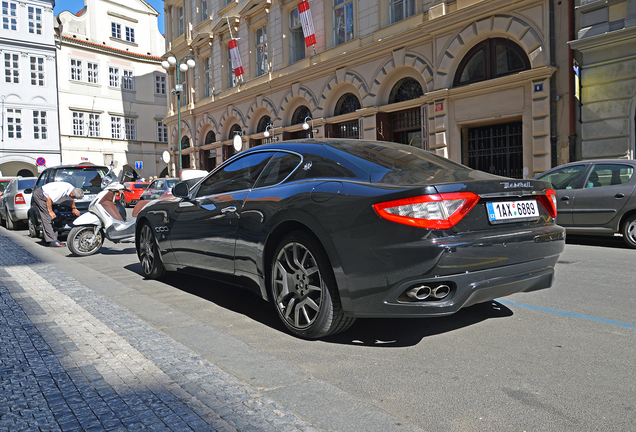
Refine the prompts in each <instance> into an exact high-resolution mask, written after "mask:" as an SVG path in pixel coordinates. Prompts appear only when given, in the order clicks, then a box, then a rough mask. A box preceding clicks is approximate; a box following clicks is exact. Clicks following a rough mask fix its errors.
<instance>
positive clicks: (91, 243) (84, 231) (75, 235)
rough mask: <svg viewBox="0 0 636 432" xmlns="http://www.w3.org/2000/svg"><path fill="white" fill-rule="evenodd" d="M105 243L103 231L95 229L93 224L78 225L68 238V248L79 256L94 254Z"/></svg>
mask: <svg viewBox="0 0 636 432" xmlns="http://www.w3.org/2000/svg"><path fill="white" fill-rule="evenodd" d="M103 244H104V233H103V231H102V230H101V229H100V230H97V232H95V231H94V227H92V226H81V225H80V226H76V227H73V229H71V232H70V233H69V234H68V237H67V239H66V245H67V246H68V249H69V250H70V251H71V252H72V253H73V254H75V255H77V256H88V255H93V254H94V253H95V252H97V251H98V250H99V249H100V248H101V247H102V245H103Z"/></svg>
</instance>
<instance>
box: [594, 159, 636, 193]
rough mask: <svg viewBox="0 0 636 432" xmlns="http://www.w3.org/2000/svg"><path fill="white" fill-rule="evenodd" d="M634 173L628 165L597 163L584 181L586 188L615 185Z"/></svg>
mask: <svg viewBox="0 0 636 432" xmlns="http://www.w3.org/2000/svg"><path fill="white" fill-rule="evenodd" d="M633 174H634V168H633V167H631V166H630V165H620V164H616V165H614V164H602V165H601V164H599V165H594V168H593V169H592V172H590V175H589V176H588V178H587V181H586V182H585V187H586V188H593V187H606V186H616V185H622V184H625V183H627V182H628V181H629V180H630V179H631V178H632V175H633Z"/></svg>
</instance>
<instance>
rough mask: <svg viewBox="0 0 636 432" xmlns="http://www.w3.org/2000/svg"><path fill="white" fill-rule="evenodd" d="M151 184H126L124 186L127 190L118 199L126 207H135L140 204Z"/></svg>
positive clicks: (139, 182) (137, 182) (136, 182)
mask: <svg viewBox="0 0 636 432" xmlns="http://www.w3.org/2000/svg"><path fill="white" fill-rule="evenodd" d="M149 184H150V183H148V182H141V181H135V182H125V183H124V186H125V187H126V189H127V190H124V191H122V192H121V193H120V194H119V196H118V197H117V199H119V201H120V202H121V204H122V205H123V206H124V207H128V206H134V205H135V204H137V203H138V202H139V198H140V197H141V194H142V193H144V192H145V191H146V189H148V185H149Z"/></svg>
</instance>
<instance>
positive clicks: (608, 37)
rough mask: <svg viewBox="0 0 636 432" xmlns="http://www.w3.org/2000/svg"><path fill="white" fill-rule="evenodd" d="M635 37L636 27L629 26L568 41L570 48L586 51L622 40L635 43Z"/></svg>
mask: <svg viewBox="0 0 636 432" xmlns="http://www.w3.org/2000/svg"><path fill="white" fill-rule="evenodd" d="M634 37H636V27H628V28H625V29H621V30H614V31H611V32H607V33H603V34H600V35H596V36H591V37H588V38H584V39H577V40H574V41H570V42H568V44H569V45H570V48H572V49H574V50H577V51H581V52H584V51H589V50H593V49H599V48H606V47H607V46H608V45H613V44H616V43H620V42H630V43H633V42H634Z"/></svg>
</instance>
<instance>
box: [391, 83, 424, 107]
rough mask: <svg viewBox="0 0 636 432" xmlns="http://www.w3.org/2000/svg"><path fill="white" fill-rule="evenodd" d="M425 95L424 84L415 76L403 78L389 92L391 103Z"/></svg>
mask: <svg viewBox="0 0 636 432" xmlns="http://www.w3.org/2000/svg"><path fill="white" fill-rule="evenodd" d="M423 95H424V90H422V85H421V84H420V83H419V82H418V81H417V80H416V79H415V78H402V79H401V80H400V81H398V82H397V83H396V84H395V85H394V86H393V88H392V89H391V93H390V94H389V103H390V104H392V103H398V102H404V101H408V100H412V99H417V98H418V97H420V96H423Z"/></svg>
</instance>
